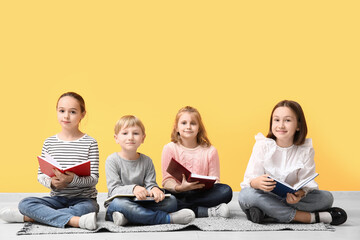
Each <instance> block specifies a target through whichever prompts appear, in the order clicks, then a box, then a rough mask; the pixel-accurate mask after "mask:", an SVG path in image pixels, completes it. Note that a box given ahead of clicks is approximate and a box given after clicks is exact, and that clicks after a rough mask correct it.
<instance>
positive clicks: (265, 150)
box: [240, 133, 318, 193]
mask: <svg viewBox="0 0 360 240" xmlns="http://www.w3.org/2000/svg"><path fill="white" fill-rule="evenodd" d="M255 140H256V143H255V145H254V148H253V151H252V154H251V157H250V160H249V163H248V166H247V168H246V171H245V175H244V181H243V182H242V183H241V184H240V186H241V188H246V187H250V181H251V180H252V179H254V178H256V177H259V176H261V175H264V174H269V175H270V176H272V177H274V178H276V179H278V180H280V181H283V182H286V183H288V184H289V185H291V186H293V185H295V184H296V183H298V182H300V181H302V180H304V179H306V178H307V177H309V176H310V175H312V174H314V173H315V161H314V148H313V146H312V141H311V139H310V138H308V139H306V140H305V143H304V144H302V145H300V146H297V145H292V146H290V147H287V148H282V147H279V146H278V145H276V142H275V140H273V139H271V138H266V137H265V136H264V135H263V134H261V133H258V134H257V135H256V136H255ZM302 189H303V190H304V191H305V192H306V193H307V192H309V191H311V190H313V189H318V184H317V183H316V182H315V181H314V180H313V181H311V182H310V183H308V184H307V185H306V186H304V187H303V188H302Z"/></svg>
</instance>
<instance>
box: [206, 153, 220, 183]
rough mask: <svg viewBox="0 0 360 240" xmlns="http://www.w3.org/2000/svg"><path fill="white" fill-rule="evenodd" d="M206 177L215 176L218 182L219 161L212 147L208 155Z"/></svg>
mask: <svg viewBox="0 0 360 240" xmlns="http://www.w3.org/2000/svg"><path fill="white" fill-rule="evenodd" d="M208 176H215V177H216V179H217V180H216V182H220V160H219V154H218V151H217V150H216V148H214V147H212V151H211V152H210V154H209V174H208Z"/></svg>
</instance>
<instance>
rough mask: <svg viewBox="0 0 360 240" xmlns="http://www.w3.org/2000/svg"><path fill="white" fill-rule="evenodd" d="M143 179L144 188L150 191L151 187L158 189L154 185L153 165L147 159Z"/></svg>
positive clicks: (149, 159) (154, 173)
mask: <svg viewBox="0 0 360 240" xmlns="http://www.w3.org/2000/svg"><path fill="white" fill-rule="evenodd" d="M145 171H146V172H145V179H144V186H145V188H146V189H147V190H148V191H150V190H151V189H152V188H153V187H159V186H158V185H157V183H156V172H155V167H154V164H153V162H152V160H151V158H148V162H147V166H146V169H145Z"/></svg>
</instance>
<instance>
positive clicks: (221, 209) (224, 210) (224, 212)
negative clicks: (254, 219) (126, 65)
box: [208, 203, 230, 218]
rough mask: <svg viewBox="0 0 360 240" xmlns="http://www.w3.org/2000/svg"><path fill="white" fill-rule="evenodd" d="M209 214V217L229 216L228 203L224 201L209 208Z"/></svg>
mask: <svg viewBox="0 0 360 240" xmlns="http://www.w3.org/2000/svg"><path fill="white" fill-rule="evenodd" d="M208 215H209V217H223V218H229V217H230V210H229V207H228V205H227V204H226V203H222V204H220V205H217V206H216V207H212V208H209V209H208Z"/></svg>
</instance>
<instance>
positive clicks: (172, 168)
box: [166, 158, 216, 189]
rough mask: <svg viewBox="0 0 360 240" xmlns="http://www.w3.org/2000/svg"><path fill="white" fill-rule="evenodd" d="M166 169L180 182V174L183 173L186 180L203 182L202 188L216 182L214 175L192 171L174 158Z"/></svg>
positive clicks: (211, 185)
mask: <svg viewBox="0 0 360 240" xmlns="http://www.w3.org/2000/svg"><path fill="white" fill-rule="evenodd" d="M166 171H167V172H168V173H170V174H171V175H172V176H173V177H174V178H176V179H177V180H178V181H179V182H182V178H183V177H182V175H183V174H184V175H185V178H186V180H187V181H188V182H199V183H201V184H205V187H204V189H210V188H212V187H213V186H214V184H215V182H216V177H215V176H204V175H199V174H195V173H192V172H190V171H189V170H188V169H187V168H186V167H184V166H183V165H182V164H181V163H179V162H178V161H176V160H175V159H174V158H172V159H171V161H170V163H169V166H168V167H167V169H166Z"/></svg>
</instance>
